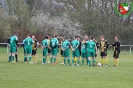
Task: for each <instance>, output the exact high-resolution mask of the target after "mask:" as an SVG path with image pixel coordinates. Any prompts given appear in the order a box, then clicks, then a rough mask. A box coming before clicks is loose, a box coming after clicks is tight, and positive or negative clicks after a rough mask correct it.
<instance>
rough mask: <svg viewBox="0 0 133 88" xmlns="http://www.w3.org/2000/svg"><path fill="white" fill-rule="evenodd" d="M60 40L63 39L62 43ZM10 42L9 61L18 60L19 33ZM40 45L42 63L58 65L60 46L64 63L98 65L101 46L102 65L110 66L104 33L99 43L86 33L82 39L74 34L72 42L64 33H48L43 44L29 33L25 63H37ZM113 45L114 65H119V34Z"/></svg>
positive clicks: (24, 41) (25, 43) (25, 40)
mask: <svg viewBox="0 0 133 88" xmlns="http://www.w3.org/2000/svg"><path fill="white" fill-rule="evenodd" d="M59 41H61V42H60V44H59ZM8 43H9V44H10V55H9V58H8V61H9V62H14V58H16V62H17V61H18V59H17V43H18V38H17V35H16V34H15V35H14V36H11V37H10V38H9V39H8ZM39 45H41V48H42V53H43V59H42V64H46V63H47V61H48V62H49V63H51V64H54V65H57V64H58V63H57V62H58V61H57V55H58V51H59V48H61V50H60V51H61V56H62V64H64V65H66V64H68V65H70V62H71V61H72V66H74V65H75V64H76V65H77V66H80V65H87V66H96V65H97V64H98V61H97V52H98V48H99V50H100V56H101V65H105V66H108V58H107V49H108V47H109V43H108V42H107V41H106V40H105V39H104V36H103V35H102V36H100V43H99V44H98V42H97V41H96V40H95V37H90V38H89V37H88V35H85V36H84V39H83V40H82V41H81V38H80V37H79V36H74V38H73V40H72V41H71V42H70V41H69V39H68V37H63V36H62V35H61V36H60V37H58V36H57V34H56V33H55V34H54V35H53V38H52V37H51V35H50V34H47V35H46V36H45V39H44V40H43V41H42V42H41V44H39V42H38V41H37V40H36V38H35V36H32V38H31V37H30V36H29V35H27V38H25V39H24V40H23V48H24V62H25V63H37V55H36V52H37V48H38V46H39ZM59 45H60V46H59ZM112 46H113V48H114V55H113V57H114V61H115V64H114V66H115V67H118V58H119V54H120V41H119V37H118V36H115V42H114V43H113V44H112ZM70 49H71V51H72V59H70V55H71V54H70V52H71V51H70ZM48 55H49V56H50V59H48V58H47V56H48ZM80 59H82V62H80Z"/></svg>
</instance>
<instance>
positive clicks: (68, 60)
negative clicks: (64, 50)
mask: <svg viewBox="0 0 133 88" xmlns="http://www.w3.org/2000/svg"><path fill="white" fill-rule="evenodd" d="M67 62H68V64H69V65H70V58H69V57H68V59H67Z"/></svg>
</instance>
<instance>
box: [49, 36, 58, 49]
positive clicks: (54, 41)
mask: <svg viewBox="0 0 133 88" xmlns="http://www.w3.org/2000/svg"><path fill="white" fill-rule="evenodd" d="M58 43H59V42H58V39H57V38H53V39H51V41H50V46H51V47H52V48H53V49H54V48H58Z"/></svg>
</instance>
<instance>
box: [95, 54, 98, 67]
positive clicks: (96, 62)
mask: <svg viewBox="0 0 133 88" xmlns="http://www.w3.org/2000/svg"><path fill="white" fill-rule="evenodd" d="M95 60H96V64H97V63H98V59H97V54H96V52H95Z"/></svg>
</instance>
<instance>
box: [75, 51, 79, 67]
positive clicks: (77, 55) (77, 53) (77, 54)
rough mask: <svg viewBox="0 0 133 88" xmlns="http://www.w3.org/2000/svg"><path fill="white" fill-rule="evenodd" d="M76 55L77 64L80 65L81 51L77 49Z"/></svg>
mask: <svg viewBox="0 0 133 88" xmlns="http://www.w3.org/2000/svg"><path fill="white" fill-rule="evenodd" d="M75 56H76V57H77V66H80V52H79V50H75Z"/></svg>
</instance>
